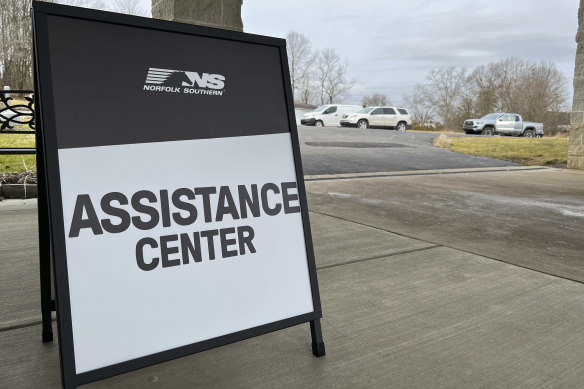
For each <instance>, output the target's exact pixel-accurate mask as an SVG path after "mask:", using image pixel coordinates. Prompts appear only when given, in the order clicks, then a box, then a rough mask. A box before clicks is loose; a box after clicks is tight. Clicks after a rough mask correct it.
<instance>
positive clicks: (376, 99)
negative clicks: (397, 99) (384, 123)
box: [361, 93, 391, 107]
mask: <svg viewBox="0 0 584 389" xmlns="http://www.w3.org/2000/svg"><path fill="white" fill-rule="evenodd" d="M361 104H362V105H363V107H370V106H374V105H388V104H391V101H389V98H388V97H387V96H386V95H382V94H380V93H374V94H373V95H372V96H364V97H363V100H361Z"/></svg>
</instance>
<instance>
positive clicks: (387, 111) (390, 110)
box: [383, 108, 395, 115]
mask: <svg viewBox="0 0 584 389" xmlns="http://www.w3.org/2000/svg"><path fill="white" fill-rule="evenodd" d="M383 114H384V115H395V110H394V109H393V108H383Z"/></svg>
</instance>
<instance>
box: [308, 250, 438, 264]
mask: <svg viewBox="0 0 584 389" xmlns="http://www.w3.org/2000/svg"><path fill="white" fill-rule="evenodd" d="M437 247H443V246H441V245H439V244H435V245H432V246H428V247H422V248H419V249H411V250H404V251H398V252H395V253H388V254H383V255H376V256H374V257H371V258H362V259H353V260H351V261H345V262H341V263H335V264H332V265H323V266H317V267H316V268H317V269H318V270H323V269H329V268H331V267H337V266H343V265H350V264H352V263H359V262H367V261H372V260H374V259H381V258H387V257H394V256H396V255H402V254H409V253H415V252H418V251H424V250H429V249H435V248H437Z"/></svg>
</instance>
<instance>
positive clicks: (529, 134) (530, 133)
mask: <svg viewBox="0 0 584 389" xmlns="http://www.w3.org/2000/svg"><path fill="white" fill-rule="evenodd" d="M523 136H524V137H526V138H533V137H534V136H535V134H534V133H533V130H527V131H525V132H524V133H523Z"/></svg>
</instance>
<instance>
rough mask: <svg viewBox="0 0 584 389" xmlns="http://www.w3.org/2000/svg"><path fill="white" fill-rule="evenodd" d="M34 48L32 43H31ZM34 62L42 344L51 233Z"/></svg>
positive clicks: (47, 320) (49, 334)
mask: <svg viewBox="0 0 584 389" xmlns="http://www.w3.org/2000/svg"><path fill="white" fill-rule="evenodd" d="M33 46H34V43H33ZM33 62H34V65H33V66H34V72H33V73H34V89H35V94H34V96H33V97H34V103H35V118H34V121H35V138H36V139H35V143H36V165H37V188H38V206H37V212H38V234H39V263H40V269H39V270H40V287H41V315H42V322H43V342H51V341H53V323H52V316H51V311H53V310H54V308H53V306H54V302H53V301H52V300H51V274H52V273H51V232H50V224H49V206H48V197H47V196H48V194H47V180H46V175H45V160H44V152H43V134H42V129H41V120H40V114H39V110H40V109H39V108H40V106H39V100H38V97H39V96H38V90H39V88H38V80H37V73H36V61H33Z"/></svg>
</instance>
